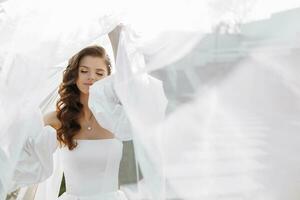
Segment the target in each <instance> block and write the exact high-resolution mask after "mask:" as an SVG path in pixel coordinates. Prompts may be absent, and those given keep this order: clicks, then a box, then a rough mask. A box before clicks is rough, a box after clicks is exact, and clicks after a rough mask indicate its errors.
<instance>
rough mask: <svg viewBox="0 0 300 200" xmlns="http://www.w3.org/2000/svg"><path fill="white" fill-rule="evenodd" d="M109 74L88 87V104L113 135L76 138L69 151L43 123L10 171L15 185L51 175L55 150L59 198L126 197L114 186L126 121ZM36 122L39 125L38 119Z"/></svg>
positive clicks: (127, 127) (112, 199) (115, 199)
mask: <svg viewBox="0 0 300 200" xmlns="http://www.w3.org/2000/svg"><path fill="white" fill-rule="evenodd" d="M113 78H114V77H113V76H111V77H108V78H105V79H104V80H101V81H98V82H97V83H95V84H94V85H93V87H91V89H90V98H89V106H90V108H91V110H92V112H93V113H94V115H95V117H96V119H97V120H98V123H99V124H101V125H102V126H104V127H105V128H107V129H109V130H110V131H111V132H112V133H114V138H110V139H95V140H88V139H79V140H76V141H77V144H78V146H77V147H76V148H75V149H73V150H71V151H70V150H69V149H68V148H67V147H60V146H59V142H58V141H57V139H56V130H55V129H54V128H52V127H51V126H49V125H47V126H43V127H42V131H41V132H40V133H38V134H37V136H36V137H30V138H28V139H27V141H26V143H25V146H24V147H23V151H22V152H21V154H22V155H21V159H20V160H19V161H18V164H17V168H16V170H15V173H14V178H13V179H14V185H15V187H16V186H28V185H31V184H34V183H39V182H41V181H43V180H45V179H47V178H48V177H49V176H50V175H52V173H53V166H54V162H53V153H54V152H55V153H58V155H59V162H60V163H61V167H62V171H63V173H64V176H65V183H66V192H65V193H63V194H62V195H61V196H60V197H59V198H58V199H59V200H79V199H80V200H127V198H126V196H125V194H124V193H123V192H122V191H120V190H119V189H118V174H119V166H120V161H121V158H122V151H123V143H122V141H123V140H128V139H130V136H129V134H128V133H129V132H130V124H129V121H128V120H127V118H126V116H125V113H124V111H123V108H122V106H121V104H120V102H119V101H118V99H117V97H116V95H115V93H114V89H113V82H112V80H113ZM99 102H102V103H101V104H99ZM40 117H41V116H40ZM99 119H102V120H103V123H102V122H101V121H99ZM36 124H37V126H41V125H42V124H40V123H39V122H38V121H37V122H36ZM125 132H126V133H127V135H126V134H125ZM56 151H57V152H56Z"/></svg>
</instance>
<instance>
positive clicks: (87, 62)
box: [79, 56, 106, 70]
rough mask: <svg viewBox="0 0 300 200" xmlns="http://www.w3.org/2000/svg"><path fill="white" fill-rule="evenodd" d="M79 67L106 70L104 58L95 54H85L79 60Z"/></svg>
mask: <svg viewBox="0 0 300 200" xmlns="http://www.w3.org/2000/svg"><path fill="white" fill-rule="evenodd" d="M79 67H84V68H91V69H102V70H106V64H105V60H104V58H100V57H95V56H84V57H83V58H82V59H81V60H80V62H79Z"/></svg>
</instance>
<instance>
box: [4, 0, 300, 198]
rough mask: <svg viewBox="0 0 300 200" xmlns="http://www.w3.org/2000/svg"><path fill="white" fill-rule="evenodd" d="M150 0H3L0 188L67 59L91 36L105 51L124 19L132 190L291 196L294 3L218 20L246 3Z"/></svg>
mask: <svg viewBox="0 0 300 200" xmlns="http://www.w3.org/2000/svg"><path fill="white" fill-rule="evenodd" d="M154 2H156V1H154ZM154 2H148V1H140V2H134V1H130V2H126V3H122V2H119V1H111V2H110V3H108V2H104V1H103V2H101V4H100V3H99V1H98V2H95V1H90V2H84V3H83V2H81V1H78V2H76V3H75V4H74V6H72V7H70V8H72V9H69V10H68V12H67V11H66V8H69V4H68V1H61V2H57V1H48V2H47V1H41V2H39V1H34V0H30V1H14V0H11V1H6V2H0V5H1V7H0V8H2V9H3V10H4V11H3V12H0V14H1V15H0V16H1V18H0V31H1V32H0V35H1V37H0V41H1V49H0V62H1V64H0V67H1V71H0V77H1V78H0V83H1V85H0V92H1V96H0V126H1V132H0V137H1V140H0V145H1V146H0V147H1V148H0V161H1V162H0V193H1V195H2V196H1V198H2V197H3V198H4V195H5V194H6V192H7V190H8V187H9V182H10V178H11V176H12V173H13V169H14V167H15V165H16V162H17V160H18V157H19V154H20V151H21V147H22V144H23V143H24V141H25V139H26V138H27V137H28V136H29V135H30V132H28V131H27V132H24V131H22V132H23V133H22V134H21V132H20V130H28V128H26V127H30V123H34V122H33V121H26V119H34V118H35V117H36V119H37V120H39V119H38V115H37V114H36V113H35V112H34V111H35V110H36V109H37V108H38V106H39V108H40V109H42V110H43V112H46V111H47V110H51V109H52V108H53V107H52V106H53V105H54V102H55V99H56V98H57V94H56V90H57V87H58V84H59V82H60V80H61V73H62V71H63V69H64V66H65V62H66V60H67V59H68V58H69V57H70V56H72V55H73V54H74V53H76V52H77V51H78V50H80V49H81V48H83V47H85V46H87V45H89V44H101V45H103V46H104V47H105V48H106V49H108V51H109V53H110V55H112V48H111V46H110V44H109V42H108V38H107V34H108V33H109V32H110V31H111V30H113V29H114V28H115V27H116V26H117V25H119V24H120V23H122V24H123V25H122V30H121V33H120V41H119V46H118V53H117V58H116V65H115V67H114V68H115V70H116V93H117V95H118V97H119V98H120V100H121V102H122V104H123V106H124V108H125V111H126V114H127V115H128V117H129V119H130V121H131V122H132V124H133V143H134V147H135V154H136V158H137V162H138V165H139V166H140V168H141V172H142V174H143V179H142V180H141V181H139V182H138V184H137V185H138V186H137V187H138V190H139V194H132V195H144V196H148V197H149V198H152V199H168V198H175V199H176V198H177V199H212V200H213V199H224V200H225V199H231V200H232V199H255V200H260V199H261V200H268V199H270V200H276V199H278V200H280V199H289V200H294V199H295V200H296V199H299V187H300V184H299V180H300V176H299V173H298V171H299V169H300V159H299V158H298V157H299V156H298V152H299V142H300V136H299V130H300V127H299V119H300V116H299V115H300V112H299V103H300V101H299V90H300V81H299V75H300V70H299V64H300V60H299V48H300V47H299V45H298V44H299V32H300V26H299V24H296V23H295V24H293V23H292V21H293V20H295V19H297V18H299V16H300V15H299V13H300V11H299V6H300V5H299V4H297V3H291V4H289V3H290V2H292V1H286V2H285V3H282V5H281V6H282V8H283V9H281V10H280V9H279V10H278V9H277V10H276V9H275V10H270V8H273V7H276V6H275V5H274V6H271V5H272V3H271V2H269V4H268V5H269V6H268V7H263V8H262V9H261V10H262V11H261V10H260V9H258V8H261V6H262V3H261V2H258V1H257V2H258V3H257V6H258V7H255V6H254V8H257V9H256V10H255V9H254V10H255V11H257V12H258V11H260V12H266V13H267V12H269V14H271V13H274V14H273V15H269V16H267V17H265V16H264V17H263V18H261V19H255V20H252V21H250V22H247V21H245V22H244V21H242V20H240V21H235V20H237V19H240V18H242V19H243V18H244V16H243V14H244V13H242V14H241V13H240V15H239V16H236V18H235V20H231V21H230V20H229V21H226V20H227V19H229V18H231V17H232V16H233V15H235V14H237V13H239V11H240V10H245V9H246V10H247V9H250V7H249V6H253V5H250V4H247V1H243V2H244V3H243V4H242V3H241V4H239V3H238V1H228V2H229V3H228V4H226V5H225V4H224V2H223V3H222V1H217V0H215V1H211V2H209V1H202V3H201V4H200V3H199V4H197V3H196V2H195V1H188V2H186V3H184V2H183V1H179V0H178V1H172V2H171V1H166V2H162V3H161V4H160V6H154V5H153V4H154ZM129 3H133V4H134V5H139V6H141V7H139V9H134V8H133V7H130V8H127V9H125V7H126V5H130V4H129ZM248 3H249V2H248ZM17 4H18V6H16V5H17ZM125 4H126V5H125ZM288 4H289V5H288ZM95 5H101V6H98V7H97V6H95ZM172 6H174V7H172ZM243 6H244V7H243ZM289 6H290V7H289ZM297 6H298V8H297ZM278 7H280V6H279V5H278ZM147 8H148V9H147ZM166 8H168V9H170V13H169V15H168V16H167V14H165V15H166V17H165V18H162V16H164V15H163V13H164V11H165V12H167V11H166ZM285 8H286V9H285ZM289 8H293V9H289ZM83 10H91V12H84V14H87V15H83V16H80V15H78V13H81V12H82V11H83ZM123 10H127V11H128V12H127V13H125V14H124V13H122V12H121V14H119V13H120V11H123ZM179 11H180V12H179ZM279 11H280V12H279ZM66 13H68V14H66ZM116 13H117V14H116ZM178 13H182V15H180V16H178ZM147 14H149V15H147ZM155 14H157V16H159V17H156V15H155ZM159 14H160V15H159ZM237 15H238V14H237ZM62 16H66V17H65V18H61V17H62ZM160 20H161V23H159V21H160ZM166 24H167V25H166ZM142 25H145V27H146V28H145V27H143V26H142ZM164 25H166V26H164ZM53 30H57V31H53ZM151 30H152V31H153V32H151ZM147 31H149V32H147ZM110 57H111V58H113V56H110ZM149 75H151V76H149ZM124 190H128V191H129V192H130V191H131V186H128V187H124Z"/></svg>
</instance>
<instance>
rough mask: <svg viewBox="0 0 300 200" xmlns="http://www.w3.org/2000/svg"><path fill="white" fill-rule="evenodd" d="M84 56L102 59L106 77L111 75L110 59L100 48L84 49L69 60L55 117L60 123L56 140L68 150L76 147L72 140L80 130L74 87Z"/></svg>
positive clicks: (79, 109) (78, 104) (78, 102)
mask: <svg viewBox="0 0 300 200" xmlns="http://www.w3.org/2000/svg"><path fill="white" fill-rule="evenodd" d="M85 56H93V57H100V58H104V60H105V63H106V66H107V72H108V75H110V74H111V62H110V59H109V57H108V55H107V54H106V51H105V49H104V48H103V47H101V46H89V47H86V48H84V49H82V50H81V51H79V52H78V53H77V54H75V55H74V56H73V57H72V58H71V59H70V60H69V63H68V66H67V68H66V69H65V71H64V74H63V81H62V83H61V84H60V86H59V90H58V93H59V96H60V99H59V100H58V101H57V103H56V116H57V118H58V119H59V120H60V122H61V127H60V128H59V129H58V130H57V139H58V141H59V142H60V144H61V145H64V146H68V148H69V150H72V149H74V148H75V147H76V146H77V143H76V141H74V139H73V138H74V136H75V135H76V134H77V133H78V132H79V131H80V130H81V126H80V124H79V118H80V114H81V112H82V109H83V104H82V103H81V102H80V90H79V89H78V87H77V85H76V81H77V78H78V68H79V63H80V61H81V59H82V58H83V57H85Z"/></svg>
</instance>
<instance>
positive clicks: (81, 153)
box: [60, 138, 123, 196]
mask: <svg viewBox="0 0 300 200" xmlns="http://www.w3.org/2000/svg"><path fill="white" fill-rule="evenodd" d="M77 143H78V145H77V147H76V148H75V149H73V150H71V151H70V150H69V149H68V148H67V147H63V148H61V149H60V151H61V161H62V166H63V171H64V175H65V181H66V192H67V193H69V194H73V195H79V196H85V195H91V194H99V193H107V192H112V191H116V190H118V174H119V166H120V161H121V157H122V150H123V148H122V147H123V144H122V141H120V140H118V139H116V138H112V139H97V140H77Z"/></svg>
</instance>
